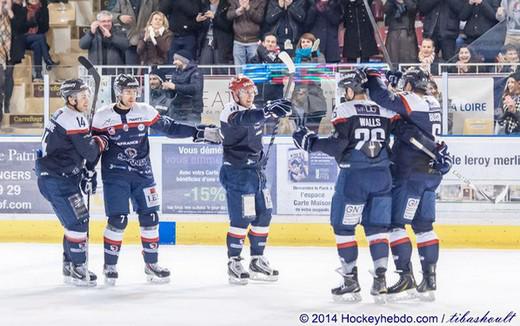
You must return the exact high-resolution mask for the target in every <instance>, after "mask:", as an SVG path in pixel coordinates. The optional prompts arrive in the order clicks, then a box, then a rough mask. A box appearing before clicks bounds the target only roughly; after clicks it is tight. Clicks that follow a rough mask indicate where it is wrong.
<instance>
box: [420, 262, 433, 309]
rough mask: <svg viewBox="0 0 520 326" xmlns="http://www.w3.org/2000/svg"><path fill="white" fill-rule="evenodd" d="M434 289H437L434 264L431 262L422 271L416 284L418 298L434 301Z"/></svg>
mask: <svg viewBox="0 0 520 326" xmlns="http://www.w3.org/2000/svg"><path fill="white" fill-rule="evenodd" d="M435 290H437V281H436V275H435V264H431V265H428V267H427V271H426V272H423V279H422V281H421V283H420V284H419V285H418V286H417V292H418V296H419V299H421V300H422V301H435Z"/></svg>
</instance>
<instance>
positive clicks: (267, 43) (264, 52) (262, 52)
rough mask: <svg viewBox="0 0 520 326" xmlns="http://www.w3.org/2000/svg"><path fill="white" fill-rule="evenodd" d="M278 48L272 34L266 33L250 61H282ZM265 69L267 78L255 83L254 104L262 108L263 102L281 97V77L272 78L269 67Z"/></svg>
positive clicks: (270, 62) (269, 62)
mask: <svg viewBox="0 0 520 326" xmlns="http://www.w3.org/2000/svg"><path fill="white" fill-rule="evenodd" d="M279 53H280V48H279V47H278V42H277V39H276V36H275V35H274V34H271V33H268V34H265V35H264V39H263V40H262V43H261V44H260V45H259V46H258V48H257V49H256V56H255V57H254V58H253V59H252V60H251V62H252V63H265V64H274V63H282V61H281V60H280V59H278V54H279ZM266 70H267V76H266V79H267V80H262V81H261V82H260V83H257V85H256V86H257V89H258V94H257V96H255V106H256V107H257V108H263V107H264V106H265V102H267V101H272V100H278V99H281V98H283V81H282V80H281V79H273V78H272V76H271V73H270V69H269V67H267V68H266ZM271 122H272V121H267V122H266V126H269V125H270V124H271Z"/></svg>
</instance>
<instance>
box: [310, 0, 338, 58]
mask: <svg viewBox="0 0 520 326" xmlns="http://www.w3.org/2000/svg"><path fill="white" fill-rule="evenodd" d="M311 3H312V6H310V8H309V11H308V12H307V18H306V23H305V25H306V26H307V27H306V30H308V31H310V32H311V33H312V34H314V35H315V36H316V38H318V39H320V40H321V42H320V52H321V53H323V55H324V56H325V61H326V62H329V63H338V62H339V61H340V59H341V58H340V54H339V42H338V28H339V24H340V23H341V19H342V16H341V5H340V4H339V0H314V1H311Z"/></svg>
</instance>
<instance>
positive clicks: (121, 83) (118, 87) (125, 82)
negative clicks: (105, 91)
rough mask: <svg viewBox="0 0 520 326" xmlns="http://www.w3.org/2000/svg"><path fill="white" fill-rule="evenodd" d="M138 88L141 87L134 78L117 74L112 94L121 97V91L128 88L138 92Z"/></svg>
mask: <svg viewBox="0 0 520 326" xmlns="http://www.w3.org/2000/svg"><path fill="white" fill-rule="evenodd" d="M140 86H141V85H139V81H138V80H137V78H135V77H134V76H132V75H128V74H119V75H117V77H116V79H115V80H114V94H115V95H116V96H121V95H122V94H123V90H125V89H129V88H131V89H136V90H139V88H140ZM138 96H139V95H138Z"/></svg>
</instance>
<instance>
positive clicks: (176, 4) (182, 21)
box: [159, 0, 205, 62]
mask: <svg viewBox="0 0 520 326" xmlns="http://www.w3.org/2000/svg"><path fill="white" fill-rule="evenodd" d="M159 8H160V10H161V11H162V12H163V13H164V14H165V15H166V17H168V22H169V23H170V29H171V31H172V32H173V42H172V44H171V47H170V52H169V53H168V62H172V58H173V54H174V53H177V52H178V51H179V50H181V49H185V50H187V51H188V52H190V58H195V55H196V54H197V33H198V32H199V29H200V28H201V24H202V21H203V16H204V13H205V10H204V6H203V4H202V2H201V1H200V0H198V1H194V0H175V1H172V0H161V2H160V5H159Z"/></svg>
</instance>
